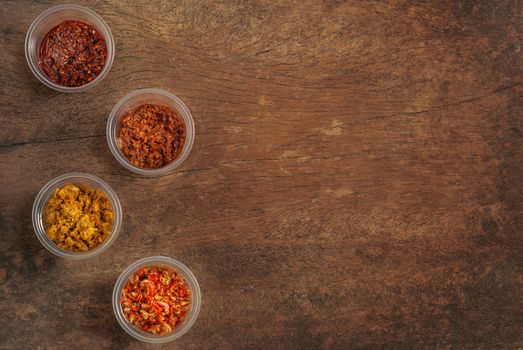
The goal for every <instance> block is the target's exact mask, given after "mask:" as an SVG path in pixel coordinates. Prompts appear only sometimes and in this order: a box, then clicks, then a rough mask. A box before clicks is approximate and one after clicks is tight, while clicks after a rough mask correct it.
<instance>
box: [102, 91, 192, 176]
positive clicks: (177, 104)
mask: <svg viewBox="0 0 523 350" xmlns="http://www.w3.org/2000/svg"><path fill="white" fill-rule="evenodd" d="M144 103H152V104H155V103H157V104H161V105H165V106H168V107H171V108H173V109H175V110H177V111H178V112H179V113H180V115H181V116H182V118H183V120H184V122H185V128H186V139H185V145H184V147H183V149H182V152H181V153H180V155H179V156H178V158H176V160H175V161H174V162H172V163H170V164H168V165H166V166H164V167H162V168H158V169H144V168H139V167H137V166H135V165H133V164H131V162H129V160H128V159H127V157H126V156H125V155H124V154H123V153H122V151H121V150H120V140H119V138H118V130H119V127H120V119H121V118H122V117H123V116H124V115H125V114H126V113H127V112H129V111H130V110H132V109H134V108H136V107H138V106H140V105H142V104H144ZM194 133H195V131H194V121H193V119H192V115H191V112H190V111H189V109H188V108H187V106H186V105H185V104H184V103H183V102H182V100H180V99H179V98H178V97H177V96H175V95H173V94H171V93H170V92H167V91H164V90H160V89H143V90H136V91H133V92H131V93H130V94H129V95H127V96H125V97H123V98H122V99H121V100H120V101H118V103H117V104H116V105H115V106H114V107H113V110H112V111H111V114H110V115H109V119H108V120H107V129H106V134H107V143H108V144H109V148H110V149H111V153H112V154H113V155H114V157H115V158H116V160H117V161H118V163H120V164H121V165H122V166H123V167H124V168H126V169H128V170H130V171H132V172H135V173H137V174H140V175H144V176H161V175H165V174H168V173H170V172H172V171H173V170H174V169H176V168H177V167H178V166H179V165H180V164H182V162H183V161H184V160H185V159H186V158H187V156H188V155H189V153H190V152H191V148H192V145H193V143H194Z"/></svg>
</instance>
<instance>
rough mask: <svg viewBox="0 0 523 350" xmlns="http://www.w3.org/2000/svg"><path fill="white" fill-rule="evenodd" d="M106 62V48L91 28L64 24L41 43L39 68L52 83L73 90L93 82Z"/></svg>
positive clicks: (87, 25) (95, 31) (83, 24)
mask: <svg viewBox="0 0 523 350" xmlns="http://www.w3.org/2000/svg"><path fill="white" fill-rule="evenodd" d="M106 60H107V44H106V43H105V40H104V38H103V36H102V35H101V34H100V33H99V32H98V30H96V28H94V27H93V26H91V25H89V24H87V23H83V22H79V21H64V22H62V23H60V24H59V25H57V26H56V27H54V28H53V29H51V30H50V31H49V32H48V33H47V34H46V35H45V37H44V39H43V40H42V44H41V46H40V60H39V62H38V63H39V64H40V67H42V70H43V71H44V73H45V74H46V75H47V76H48V77H49V79H51V81H53V82H54V83H56V84H58V85H62V86H69V87H76V86H82V85H85V84H87V83H90V82H91V81H93V80H94V79H95V78H96V77H97V76H98V75H100V73H101V72H102V70H103V68H104V66H105V62H106Z"/></svg>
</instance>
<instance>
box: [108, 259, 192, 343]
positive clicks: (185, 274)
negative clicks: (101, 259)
mask: <svg viewBox="0 0 523 350" xmlns="http://www.w3.org/2000/svg"><path fill="white" fill-rule="evenodd" d="M145 266H165V267H170V268H172V269H174V270H175V271H176V272H177V273H178V274H179V275H180V276H182V278H183V279H184V280H185V282H186V283H187V285H188V286H189V289H190V290H191V296H192V298H191V301H192V302H191V307H190V309H189V312H188V314H187V317H186V318H185V319H184V320H183V321H182V322H181V323H180V324H178V325H176V326H175V327H174V329H173V332H172V333H170V334H168V335H164V336H160V335H155V334H152V333H148V332H144V331H142V330H140V329H138V328H136V327H135V326H134V325H132V324H131V323H129V322H128V321H127V319H126V318H125V315H124V312H123V309H122V306H121V304H120V300H121V297H122V289H123V287H124V286H125V284H126V283H127V281H128V280H129V278H130V277H131V275H132V274H133V273H135V272H136V271H138V270H139V269H141V268H142V267H145ZM201 298H202V296H201V292H200V286H199V285H198V281H196V277H194V275H193V273H192V272H191V270H189V269H188V268H187V266H185V265H184V264H182V263H181V262H179V261H177V260H175V259H173V258H168V257H165V256H151V257H148V258H143V259H140V260H138V261H136V262H134V263H132V264H131V265H130V266H128V267H127V268H126V269H125V270H124V271H123V272H122V274H121V275H120V277H118V280H117V281H116V284H115V285H114V289H113V310H114V314H115V316H116V319H117V320H118V323H119V324H120V326H121V327H122V328H123V329H124V330H125V331H126V332H127V333H128V334H130V335H131V336H133V337H134V338H136V339H138V340H140V341H143V342H146V343H166V342H169V341H172V340H175V339H177V338H179V337H181V336H182V335H184V334H185V333H187V331H189V329H190V328H191V327H192V326H193V325H194V323H195V322H196V319H197V318H198V313H199V312H200V305H201Z"/></svg>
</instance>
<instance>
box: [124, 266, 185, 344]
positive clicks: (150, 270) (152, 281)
mask: <svg viewBox="0 0 523 350" xmlns="http://www.w3.org/2000/svg"><path fill="white" fill-rule="evenodd" d="M120 303H121V305H122V308H123V312H124V315H125V317H126V319H127V321H129V323H131V324H133V325H134V326H136V327H137V328H139V329H141V330H143V331H145V332H149V333H153V334H157V335H167V334H169V333H171V332H172V331H173V329H174V327H176V326H177V325H178V324H179V323H180V322H182V321H183V320H184V319H185V317H186V316H187V314H188V312H189V308H190V304H191V291H190V289H189V288H188V287H187V284H186V283H185V280H184V279H183V278H182V277H181V276H180V275H179V274H178V273H177V272H176V271H175V270H173V269H172V268H169V267H162V266H151V267H143V268H140V269H139V270H138V271H137V272H135V273H134V274H133V275H131V277H130V278H129V280H128V281H127V282H126V284H125V286H124V287H123V290H122V298H121V302H120Z"/></svg>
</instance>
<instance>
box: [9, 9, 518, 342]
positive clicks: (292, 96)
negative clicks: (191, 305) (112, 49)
mask: <svg viewBox="0 0 523 350" xmlns="http://www.w3.org/2000/svg"><path fill="white" fill-rule="evenodd" d="M54 3H55V2H54V1H37V2H29V1H12V0H10V1H3V2H2V6H1V7H2V8H1V10H0V11H1V14H2V15H1V24H0V25H1V29H2V33H1V47H0V48H1V50H0V58H1V61H2V64H1V65H0V70H1V71H0V73H1V85H0V94H1V102H0V104H1V115H0V121H1V125H2V127H1V129H0V181H1V183H0V188H1V195H0V232H1V234H2V244H1V246H0V288H1V294H0V314H1V315H2V317H1V318H0V348H1V349H11V348H20V349H27V348H31V349H37V348H42V349H50V348H53V349H62V348H63V349H68V348H70V347H71V345H73V344H74V348H76V349H118V348H129V349H142V348H151V349H152V348H165V349H168V348H169V349H170V348H173V349H227V348H238V349H267V348H272V349H320V348H321V349H410V348H412V349H435V348H438V349H520V348H523V295H522V290H523V239H522V238H523V237H522V232H523V215H522V214H523V115H522V112H523V107H522V105H523V104H522V102H523V97H522V96H523V84H522V83H523V58H522V57H523V56H522V50H521V46H522V44H523V17H522V13H523V3H522V2H521V1H519V0H513V1H510V0H499V1H488V0H483V1H479V0H478V1H470V0H461V1H450V0H449V1H446V0H445V1H439V0H432V1H429V0H426V1H415V0H403V1H334V0H332V1H331V0H325V1H316V0H306V1H288V0H281V1H279V0H278V1H272V0H270V1H269V0H264V1H240V0H238V1H224V2H222V1H217V2H210V1H193V0H184V1H167V0H165V1H164V0H162V1H150V2H136V1H127V2H125V1H111V2H108V1H79V3H80V4H84V5H86V6H88V7H90V8H91V9H93V10H94V11H96V12H97V13H99V14H100V15H101V16H102V17H103V18H104V19H105V20H106V21H107V22H108V24H109V26H110V27H111V29H112V32H113V35H114V37H115V41H116V59H115V62H114V65H113V68H112V70H111V72H110V73H109V75H108V76H107V77H106V79H105V80H104V81H103V82H102V83H101V84H100V85H98V86H97V87H96V88H94V89H93V90H90V91H89V92H87V93H82V94H75V95H67V94H61V93H57V92H54V91H52V90H50V89H48V88H46V87H45V86H43V85H42V84H41V83H39V82H38V81H37V80H36V78H35V77H34V76H32V74H31V72H30V70H29V68H28V66H27V64H26V62H25V58H24V49H23V43H24V38H25V34H26V31H27V29H28V27H29V25H30V24H31V22H32V20H33V19H34V18H35V17H36V16H37V15H38V14H39V13H40V12H42V11H43V10H45V9H46V8H48V7H50V6H52V5H53V4H54ZM145 87H159V88H164V89H167V90H170V91H172V92H174V93H175V94H177V95H178V96H179V97H181V98H182V99H183V100H184V101H185V102H186V104H187V105H188V107H189V108H190V110H191V111H192V113H193V116H194V118H195V123H196V142H195V145H194V148H193V150H192V153H191V155H190V156H189V158H188V160H187V161H186V162H185V163H184V164H183V166H182V167H181V168H180V169H179V170H178V171H177V172H176V173H174V174H172V175H169V176H164V177H160V178H156V179H147V178H142V177H139V176H137V175H134V174H132V173H130V172H128V171H126V170H125V169H123V168H122V167H120V166H119V165H118V164H117V162H116V161H115V160H114V158H113V157H112V155H111V153H110V152H109V149H108V147H107V143H106V140H105V123H106V121H107V116H108V114H109V112H110V110H111V108H112V107H113V105H114V104H115V103H116V102H117V101H118V100H119V99H120V98H121V97H123V96H124V95H125V94H127V93H128V92H130V91H132V90H135V89H138V88H145ZM71 171H83V172H89V173H93V174H95V175H98V176H100V177H101V178H103V179H104V180H106V181H107V182H108V183H109V184H110V185H111V186H112V187H113V188H114V189H115V190H116V192H117V193H118V195H119V197H120V200H121V202H122V206H123V210H124V223H123V231H122V233H121V235H120V237H119V238H118V240H117V242H116V243H115V245H114V246H112V247H111V249H110V251H109V252H107V253H104V254H103V255H101V256H100V257H99V258H96V259H95V260H93V261H89V262H69V261H65V260H63V259H60V258H56V257H54V256H52V255H51V254H50V253H49V252H47V251H46V250H45V249H44V248H43V247H42V246H41V245H40V244H39V242H38V241H37V239H36V237H35V235H34V233H33V229H32V226H31V218H30V213H31V206H32V203H33V200H34V198H35V196H36V194H37V193H38V191H39V190H40V188H41V187H42V186H43V185H44V184H45V183H46V182H47V181H49V180H50V179H51V178H53V177H55V176H57V175H60V174H63V173H66V172H71ZM156 254H164V255H168V256H172V257H175V258H177V259H179V260H181V261H183V262H184V263H186V264H187V265H188V266H189V267H190V268H191V269H192V270H193V272H194V273H195V275H196V277H197V278H198V280H199V282H200V286H201V289H202V294H203V305H202V310H201V313H200V317H199V319H198V321H197V323H196V324H195V326H194V328H193V329H191V331H190V332H189V333H187V334H186V335H185V336H184V337H182V338H180V339H179V340H177V341H175V342H174V343H172V344H169V345H164V346H154V347H153V346H151V347H148V346H144V345H143V344H141V343H139V342H137V341H135V340H133V339H132V338H131V337H129V336H127V335H126V334H125V333H124V332H123V330H121V329H120V328H119V326H118V324H117V323H116V320H115V318H114V316H113V313H112V309H111V292H112V288H113V285H114V283H115V281H116V278H117V277H118V275H119V274H120V272H121V271H122V270H123V269H124V268H125V267H126V266H127V265H128V264H130V263H132V262H133V261H134V260H136V259H138V258H141V257H144V256H150V255H156Z"/></svg>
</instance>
